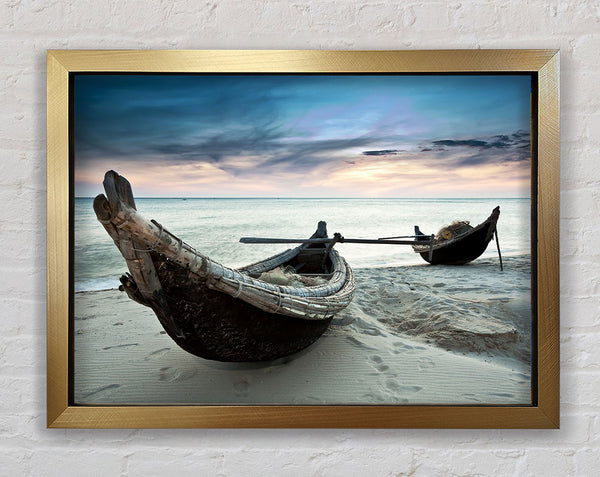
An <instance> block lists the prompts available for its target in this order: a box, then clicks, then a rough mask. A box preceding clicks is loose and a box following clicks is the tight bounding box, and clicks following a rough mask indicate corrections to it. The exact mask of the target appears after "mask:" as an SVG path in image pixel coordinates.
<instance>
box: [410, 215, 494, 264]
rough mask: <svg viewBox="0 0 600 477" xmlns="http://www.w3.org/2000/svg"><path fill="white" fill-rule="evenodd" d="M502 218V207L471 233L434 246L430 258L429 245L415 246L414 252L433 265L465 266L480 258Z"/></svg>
mask: <svg viewBox="0 0 600 477" xmlns="http://www.w3.org/2000/svg"><path fill="white" fill-rule="evenodd" d="M499 216H500V207H496V208H495V209H494V210H493V211H492V214H491V215H490V216H489V217H488V218H487V219H486V220H485V221H484V222H482V223H481V224H479V225H478V226H477V227H475V228H473V230H471V231H470V232H468V233H466V234H464V235H461V236H458V237H456V238H454V239H452V240H447V241H443V242H440V243H438V244H434V246H433V254H432V256H431V259H430V258H429V245H426V246H425V245H419V246H417V245H415V246H413V250H414V251H415V252H417V253H419V255H421V257H422V258H423V260H425V261H426V262H428V263H431V264H432V265H463V264H465V263H468V262H471V261H473V260H475V259H476V258H478V257H480V256H481V254H483V252H485V250H486V249H487V247H488V244H489V243H490V241H491V240H492V238H493V236H494V232H495V231H496V224H497V222H498V217H499Z"/></svg>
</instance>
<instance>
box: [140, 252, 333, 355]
mask: <svg viewBox="0 0 600 477" xmlns="http://www.w3.org/2000/svg"><path fill="white" fill-rule="evenodd" d="M153 262H154V265H155V267H156V272H157V274H158V278H159V280H160V282H161V284H162V286H163V291H164V296H165V299H166V303H167V306H168V309H169V310H170V312H171V316H172V317H173V319H172V321H171V319H166V320H161V315H162V307H161V306H152V305H153V304H152V303H150V304H149V306H150V307H151V308H152V309H153V310H154V312H155V313H156V315H157V316H158V318H159V320H160V321H161V324H162V326H163V328H164V329H165V331H166V332H167V333H168V334H169V336H170V337H171V338H172V339H173V340H174V341H175V342H176V343H177V344H178V345H179V346H180V347H181V348H183V349H184V350H185V351H187V352H189V353H192V354H194V355H196V356H200V357H202V358H206V359H212V360H217V361H238V362H244V361H266V360H273V359H276V358H280V357H283V356H288V355H291V354H294V353H297V352H298V351H301V350H303V349H304V348H306V347H308V346H310V345H311V344H312V343H314V342H315V341H316V340H317V339H318V338H319V337H320V336H321V335H322V334H323V333H324V332H325V330H326V329H327V328H328V326H329V324H330V323H331V320H332V318H331V317H330V318H327V319H323V320H304V319H300V318H294V317H291V316H285V315H278V314H275V313H268V312H266V311H263V310H260V309H259V308H256V307H255V306H253V305H250V304H249V303H246V302H244V301H242V300H239V299H236V298H233V297H231V296H229V295H225V294H223V293H221V292H219V291H215V290H211V289H209V288H208V287H207V286H206V283H202V281H201V280H200V279H197V278H195V277H192V281H190V276H189V274H188V273H187V271H186V270H184V269H182V268H181V267H178V266H176V265H174V264H173V263H172V262H169V261H168V260H165V259H164V258H162V257H161V256H160V255H158V254H153ZM190 285H191V286H190ZM173 325H175V326H173Z"/></svg>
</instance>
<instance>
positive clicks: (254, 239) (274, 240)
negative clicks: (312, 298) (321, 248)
mask: <svg viewBox="0 0 600 477" xmlns="http://www.w3.org/2000/svg"><path fill="white" fill-rule="evenodd" d="M332 240H334V239H333V238H316V239H286V238H263V237H242V238H241V239H240V242H241V243H329V242H331V241H332ZM337 241H338V242H339V243H369V244H378V245H381V244H389V245H415V244H416V243H417V242H416V241H414V240H380V239H347V238H344V237H341V238H340V239H339V240H337Z"/></svg>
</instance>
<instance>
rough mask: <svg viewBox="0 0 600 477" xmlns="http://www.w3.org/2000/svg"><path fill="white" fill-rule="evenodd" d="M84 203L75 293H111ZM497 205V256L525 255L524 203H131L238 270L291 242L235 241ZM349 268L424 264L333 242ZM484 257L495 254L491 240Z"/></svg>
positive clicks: (105, 239) (374, 231)
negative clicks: (321, 226) (319, 226)
mask: <svg viewBox="0 0 600 477" xmlns="http://www.w3.org/2000/svg"><path fill="white" fill-rule="evenodd" d="M92 203H93V199H92V198H76V199H75V215H74V287H75V291H76V292H78V291H92V290H104V289H113V288H117V287H118V286H119V277H120V276H121V275H122V274H123V273H124V272H126V271H127V266H126V265H125V261H124V259H123V258H122V257H121V255H120V253H119V252H118V250H117V248H116V247H115V245H114V243H113V242H112V239H111V238H110V237H109V236H108V235H107V233H106V232H105V230H104V228H103V227H102V225H101V224H100V223H99V222H98V221H97V220H96V216H95V214H94V210H93V207H92ZM497 205H499V206H500V219H499V221H498V237H499V242H500V248H501V252H502V255H503V256H510V255H527V254H529V253H530V251H531V250H530V245H531V240H530V235H531V214H530V209H531V201H530V200H529V199H493V198H492V199H355V198H352V199H319V198H315V199H287V198H284V199H277V198H269V199H254V198H253V199H238V198H235V199H196V198H189V199H181V198H173V199H165V198H160V199H156V198H141V199H136V206H137V209H138V211H139V212H140V214H142V215H143V216H145V217H146V218H148V219H155V220H157V221H158V222H159V223H161V224H162V225H163V226H164V227H165V228H166V229H167V230H169V231H170V232H172V233H173V234H175V235H176V236H178V237H180V238H181V239H183V240H184V241H185V242H187V243H188V244H189V245H191V246H193V247H194V248H196V249H197V250H198V251H200V252H201V253H203V254H204V255H207V256H209V257H211V259H213V260H215V261H218V262H221V263H223V264H224V265H226V266H230V267H240V266H243V265H246V264H249V263H253V262H256V261H258V260H261V259H263V258H266V257H268V256H270V255H273V254H275V253H278V252H281V251H283V250H285V249H287V248H290V247H293V246H294V245H281V244H266V245H265V244H261V245H255V244H242V243H240V242H239V239H240V238H241V237H280V238H300V239H301V238H308V237H309V236H310V235H311V234H312V233H313V232H314V231H315V229H316V226H317V223H318V221H320V220H324V221H326V222H327V229H328V232H329V235H330V236H332V235H333V233H334V232H340V233H341V234H342V235H343V236H344V237H346V238H370V239H376V238H379V237H389V236H399V235H413V227H414V225H419V226H420V229H421V231H423V232H424V233H426V234H430V233H436V232H437V231H438V230H439V229H440V228H441V227H442V226H444V225H447V224H449V223H451V222H452V221H454V220H468V221H470V223H471V225H473V226H475V225H477V224H479V223H480V222H482V221H484V220H485V219H486V218H487V217H488V216H489V215H490V213H491V211H492V209H493V208H494V207H496V206H497ZM336 249H337V250H339V251H340V253H341V254H342V255H343V256H344V257H345V258H346V260H347V261H348V262H349V263H350V265H351V266H352V267H353V268H377V267H389V266H407V265H416V264H422V263H424V262H423V261H422V259H421V258H420V256H418V255H417V254H415V253H414V252H413V251H412V248H411V247H410V246H409V245H363V244H337V245H336ZM484 256H494V257H495V256H497V250H496V246H495V243H494V242H493V241H492V242H491V243H490V245H489V246H488V249H487V250H486V252H485V253H484Z"/></svg>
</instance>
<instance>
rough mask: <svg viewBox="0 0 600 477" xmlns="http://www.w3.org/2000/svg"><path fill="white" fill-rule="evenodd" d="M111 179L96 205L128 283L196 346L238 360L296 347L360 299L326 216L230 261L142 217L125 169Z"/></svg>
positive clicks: (130, 291)
mask: <svg viewBox="0 0 600 477" xmlns="http://www.w3.org/2000/svg"><path fill="white" fill-rule="evenodd" d="M103 185H104V190H105V193H106V196H105V195H104V194H100V195H98V196H97V197H96V198H95V199H94V211H95V213H96V217H97V218H98V220H99V221H100V222H101V223H102V225H103V226H104V228H105V230H106V231H107V233H108V234H109V235H110V236H111V238H112V239H113V240H114V242H115V244H116V246H117V247H118V249H119V251H120V252H121V254H122V255H123V258H124V259H125V261H126V263H127V266H128V269H129V273H127V274H125V275H123V276H122V277H121V279H120V281H121V287H120V289H121V290H122V291H125V292H127V295H128V296H129V297H130V298H131V299H132V300H135V301H136V302H138V303H140V304H142V305H145V306H148V307H150V308H151V309H152V310H153V311H154V313H155V314H156V316H157V317H158V320H159V321H160V323H161V325H162V326H163V328H164V329H165V331H166V333H167V334H168V335H169V336H170V337H171V338H172V339H173V340H174V341H175V342H176V343H177V344H178V345H179V346H180V347H181V348H183V349H184V350H185V351H188V352H189V353H192V354H194V355H196V356H200V357H202V358H206V359H212V360H217V361H237V362H244V361H266V360H272V359H276V358H280V357H283V356H288V355H290V354H293V353H296V352H298V351H300V350H302V349H304V348H306V347H307V346H309V345H311V344H312V343H313V342H314V341H315V340H317V339H318V338H319V337H320V336H321V335H322V334H323V332H324V331H325V330H326V329H327V327H328V326H329V324H330V322H331V320H332V318H333V316H334V315H335V314H336V313H337V312H339V311H341V310H343V309H344V308H345V307H346V306H347V305H348V304H349V303H350V301H351V300H352V296H353V293H354V289H355V283H354V275H353V273H352V269H351V268H350V267H349V266H348V264H347V263H346V261H345V260H344V258H343V257H342V256H341V255H340V254H339V253H338V252H337V251H336V250H333V247H332V244H330V243H328V242H327V241H326V240H320V239H326V238H327V228H326V224H325V222H319V224H318V228H317V231H316V232H315V233H314V234H313V235H312V237H311V239H319V240H314V241H313V242H309V241H307V242H306V243H303V244H302V245H300V246H298V247H295V248H293V249H289V250H286V251H285V252H282V253H279V254H277V255H274V256H272V257H269V258H267V259H265V260H262V261H260V262H257V263H254V264H251V265H248V266H246V267H243V268H239V269H232V268H228V267H226V266H224V265H222V264H220V263H217V262H215V261H213V260H211V259H210V258H209V257H207V256H205V255H203V254H201V253H200V252H198V251H197V250H195V249H194V248H193V247H191V246H190V245H188V244H186V243H184V242H183V241H182V240H181V239H179V238H178V237H176V236H175V235H173V234H172V233H170V232H169V231H167V230H166V229H165V228H164V227H163V226H162V225H161V224H159V223H158V222H156V221H154V220H147V219H145V218H144V217H142V216H141V215H140V214H139V213H138V212H137V210H136V206H135V201H134V198H133V193H132V190H131V186H130V184H129V182H128V181H127V180H126V179H125V178H124V177H122V176H120V175H119V174H117V173H116V172H114V171H108V172H107V173H106V174H105V177H104V182H103ZM290 271H291V272H293V273H289V272H290ZM282 275H283V280H284V283H283V284H282V282H281V280H282ZM273 276H275V277H276V280H275V279H273ZM287 276H289V280H288V278H286V277H287ZM286 280H287V282H288V283H287V284H286V283H285V281H286Z"/></svg>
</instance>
